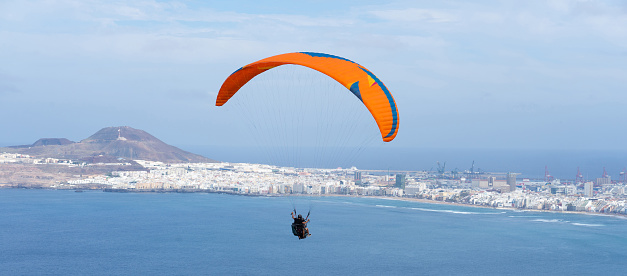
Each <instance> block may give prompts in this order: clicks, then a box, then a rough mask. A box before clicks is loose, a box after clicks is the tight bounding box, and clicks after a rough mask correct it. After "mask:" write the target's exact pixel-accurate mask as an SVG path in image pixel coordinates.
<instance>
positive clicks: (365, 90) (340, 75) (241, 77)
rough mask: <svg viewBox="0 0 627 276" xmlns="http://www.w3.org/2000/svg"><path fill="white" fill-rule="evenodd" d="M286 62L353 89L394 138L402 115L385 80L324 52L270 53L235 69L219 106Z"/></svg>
mask: <svg viewBox="0 0 627 276" xmlns="http://www.w3.org/2000/svg"><path fill="white" fill-rule="evenodd" d="M285 64H294V65H301V66H305V67H309V68H311V69H314V70H316V71H319V72H321V73H323V74H325V75H327V76H329V77H331V78H333V79H334V80H336V81H337V82H339V83H341V84H342V85H343V86H344V87H346V88H347V89H348V90H350V91H351V92H352V93H353V94H354V95H355V96H356V97H357V98H358V99H359V100H360V101H361V102H362V103H363V104H364V105H365V106H366V108H368V111H370V114H371V115H372V117H373V118H374V119H375V121H376V123H377V126H378V127H379V131H380V132H381V137H382V139H383V141H385V142H390V141H392V140H394V138H395V137H396V134H397V133H398V126H399V117H398V109H397V108H396V102H395V101H394V98H393V97H392V94H391V93H390V91H389V90H388V89H387V87H385V85H384V84H383V82H382V81H381V80H379V78H377V76H375V75H374V74H373V73H372V72H370V71H369V70H368V69H366V68H365V67H363V66H361V65H359V64H357V63H355V62H353V61H350V60H348V59H345V58H342V57H338V56H334V55H329V54H322V53H311V52H298V53H288V54H281V55H276V56H272V57H268V58H265V59H262V60H259V61H256V62H253V63H251V64H248V65H246V66H244V67H242V68H240V69H237V70H236V71H235V72H233V73H232V74H231V75H230V76H229V77H228V78H227V79H226V80H225V81H224V83H223V84H222V87H221V88H220V91H219V92H218V97H217V99H216V106H222V105H224V104H225V103H226V102H228V101H229V99H231V97H233V95H234V94H235V93H237V91H238V90H239V89H240V88H242V86H244V85H245V84H246V83H247V82H248V81H250V80H251V79H252V78H254V77H255V76H257V75H259V74H261V73H263V72H265V71H267V70H270V69H272V68H275V67H277V66H281V65H285Z"/></svg>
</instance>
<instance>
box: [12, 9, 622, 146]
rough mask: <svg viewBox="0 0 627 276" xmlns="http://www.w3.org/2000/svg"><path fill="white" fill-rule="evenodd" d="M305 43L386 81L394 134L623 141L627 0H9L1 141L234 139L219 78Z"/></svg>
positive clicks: (527, 141)
mask: <svg viewBox="0 0 627 276" xmlns="http://www.w3.org/2000/svg"><path fill="white" fill-rule="evenodd" d="M382 2H383V4H382ZM300 51H311V52H322V53H329V54H334V55H338V56H342V57H345V58H348V59H350V60H353V61H356V62H358V63H360V64H361V65H364V66H365V67H367V68H369V69H370V70H371V71H372V72H374V73H375V74H376V75H377V76H378V77H379V79H381V80H382V81H383V82H384V83H385V84H386V86H387V87H388V89H389V90H390V91H391V92H392V94H393V95H394V98H395V100H396V103H397V105H398V109H399V114H400V129H399V132H398V136H397V138H396V139H395V140H394V141H393V142H392V143H391V144H392V147H398V148H429V149H440V148H441V149H448V148H463V149H495V150H498V149H519V150H527V149H528V150H542V149H565V150H567V149H593V150H596V149H599V150H627V142H626V140H625V137H626V136H627V127H626V124H625V121H626V119H627V116H626V115H627V111H626V109H625V108H626V107H627V93H626V92H627V89H626V88H627V78H626V77H625V76H627V3H626V2H624V1H566V0H556V1H473V2H472V3H469V1H416V0H411V1H368V0H366V1H341V0H334V1H324V0H320V1H237V0H234V1H149V0H145V1H97V0H93V1H89V0H77V1H72V0H65V1H62V0H59V1H55V0H45V1H12V0H3V1H0V142H1V143H2V144H4V145H11V144H30V143H32V142H34V141H36V140H37V139H39V138H42V137H65V138H68V139H70V140H73V141H80V140H82V139H84V138H87V137H88V136H89V135H91V134H93V133H95V132H96V131H97V130H99V129H101V128H103V127H108V126H131V127H134V128H138V129H142V130H145V131H147V132H149V133H151V134H153V135H154V136H156V137H158V138H160V139H161V140H163V141H165V142H167V143H169V144H173V145H177V146H181V147H185V146H188V145H196V146H197V145H213V146H216V145H231V146H232V145H237V143H239V142H240V141H241V140H240V139H239V138H238V135H239V134H238V133H237V132H234V131H231V130H232V129H233V125H232V122H230V121H229V117H227V116H226V115H225V113H224V112H222V111H221V110H220V108H218V107H215V106H214V103H215V97H216V95H217V91H218V90H219V88H220V85H221V84H222V81H224V79H225V78H226V77H227V76H228V75H229V74H230V73H232V72H233V71H235V70H236V69H237V68H239V67H241V66H242V65H245V64H247V63H250V62H253V61H256V60H259V59H262V58H265V57H268V56H272V55H276V54H282V53H288V52H300Z"/></svg>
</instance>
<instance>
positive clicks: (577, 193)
mask: <svg viewBox="0 0 627 276" xmlns="http://www.w3.org/2000/svg"><path fill="white" fill-rule="evenodd" d="M132 162H135V163H137V164H139V165H141V167H143V169H142V170H137V169H136V168H137V166H133V165H132V164H131V163H129V162H121V163H102V164H86V163H80V164H77V163H75V162H73V161H72V160H63V159H54V158H44V159H40V158H34V157H31V156H28V155H21V154H11V153H2V154H0V164H29V165H32V166H59V167H67V168H86V167H90V166H101V167H102V166H115V168H117V169H118V170H115V171H111V172H109V173H106V174H89V175H87V174H85V175H82V174H75V175H71V176H68V177H66V178H65V179H58V178H57V179H56V180H54V179H53V180H52V181H50V183H49V185H46V186H42V187H41V188H49V189H74V190H77V191H82V190H84V189H103V190H104V191H111V192H213V193H229V194H238V195H251V196H287V195H309V196H325V195H345V196H378V197H391V198H397V199H399V198H402V199H407V200H421V201H428V202H440V203H449V204H464V205H471V206H479V207H491V208H511V209H520V210H539V211H563V212H589V213H602V214H620V215H625V214H627V183H626V181H625V179H624V177H621V179H619V181H612V180H611V178H610V177H609V176H607V175H606V174H604V175H603V176H602V177H601V178H597V179H596V180H595V181H585V180H583V178H578V179H576V180H574V181H569V182H562V181H561V180H559V179H553V177H551V176H550V175H549V174H548V172H547V175H546V177H545V179H543V180H532V179H526V178H523V179H520V180H519V179H517V175H518V174H516V173H477V172H468V171H467V172H464V173H453V172H444V171H443V170H438V171H437V172H428V171H402V172H401V171H369V170H358V169H357V168H354V167H353V168H349V169H342V168H337V169H309V168H305V169H297V168H289V167H277V166H271V165H263V164H247V163H175V164H169V163H163V162H154V161H144V160H133V161H132ZM125 166H126V167H129V168H131V167H132V168H133V170H124V169H121V170H120V169H119V168H124V167H125ZM9 175H10V173H8V172H6V171H4V172H2V171H0V187H24V186H20V184H19V180H16V179H15V178H12V179H11V178H10V177H9ZM578 176H579V174H578ZM621 176H624V173H621Z"/></svg>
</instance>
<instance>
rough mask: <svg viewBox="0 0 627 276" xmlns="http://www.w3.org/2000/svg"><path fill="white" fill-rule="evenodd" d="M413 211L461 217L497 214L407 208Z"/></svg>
mask: <svg viewBox="0 0 627 276" xmlns="http://www.w3.org/2000/svg"><path fill="white" fill-rule="evenodd" d="M409 209H413V210H420V211H425V212H438V213H451V214H462V215H496V214H498V213H479V212H464V211H455V210H435V209H426V208H415V207H414V208H409Z"/></svg>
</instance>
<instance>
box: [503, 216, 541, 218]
mask: <svg viewBox="0 0 627 276" xmlns="http://www.w3.org/2000/svg"><path fill="white" fill-rule="evenodd" d="M508 217H510V218H539V216H508Z"/></svg>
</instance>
